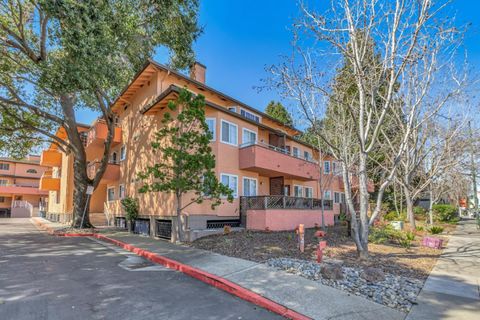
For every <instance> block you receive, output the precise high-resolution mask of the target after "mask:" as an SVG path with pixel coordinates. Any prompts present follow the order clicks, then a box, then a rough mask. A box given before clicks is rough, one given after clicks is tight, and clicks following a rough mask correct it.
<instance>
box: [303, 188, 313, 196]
mask: <svg viewBox="0 0 480 320" xmlns="http://www.w3.org/2000/svg"><path fill="white" fill-rule="evenodd" d="M303 189H304V192H305V198H313V188H312V187H303ZM307 190H310V196H309V195H308V194H307Z"/></svg>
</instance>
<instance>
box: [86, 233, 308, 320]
mask: <svg viewBox="0 0 480 320" xmlns="http://www.w3.org/2000/svg"><path fill="white" fill-rule="evenodd" d="M93 236H94V237H95V238H97V239H100V240H104V241H108V242H111V243H113V244H115V245H117V246H119V247H121V248H123V249H125V250H128V251H131V252H133V253H135V254H137V255H139V256H142V257H144V258H146V259H148V260H150V261H152V262H155V263H158V264H161V265H163V266H165V267H167V268H169V269H174V270H177V271H180V272H183V273H185V274H187V275H189V276H191V277H193V278H195V279H198V280H200V281H202V282H205V283H207V284H209V285H211V286H214V287H215V288H218V289H221V290H223V291H226V292H228V293H230V294H232V295H235V296H237V297H239V298H241V299H243V300H245V301H248V302H251V303H253V304H255V305H257V306H259V307H262V308H264V309H267V310H269V311H271V312H274V313H277V314H279V315H281V316H284V317H286V318H287V319H291V320H311V318H309V317H307V316H305V315H303V314H300V313H298V312H296V311H294V310H291V309H289V308H287V307H285V306H283V305H281V304H278V303H276V302H274V301H272V300H270V299H268V298H265V297H263V296H261V295H259V294H257V293H255V292H253V291H250V290H248V289H245V288H244V287H242V286H239V285H238V284H236V283H233V282H231V281H229V280H227V279H224V278H222V277H219V276H216V275H213V274H211V273H208V272H205V271H203V270H200V269H197V268H194V267H192V266H189V265H186V264H183V263H181V262H178V261H175V260H172V259H169V258H166V257H163V256H161V255H158V254H155V253H153V252H151V251H147V250H143V249H140V248H137V247H135V246H132V245H130V244H128V243H125V242H122V241H119V240H115V239H112V238H109V237H107V236H104V235H101V234H94V235H93Z"/></svg>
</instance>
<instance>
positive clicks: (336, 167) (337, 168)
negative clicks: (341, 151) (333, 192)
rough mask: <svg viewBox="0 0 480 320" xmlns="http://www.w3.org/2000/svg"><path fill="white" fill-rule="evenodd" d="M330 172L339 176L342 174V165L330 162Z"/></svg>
mask: <svg viewBox="0 0 480 320" xmlns="http://www.w3.org/2000/svg"><path fill="white" fill-rule="evenodd" d="M332 172H333V174H334V175H336V176H339V175H341V174H342V164H341V163H340V162H337V161H332Z"/></svg>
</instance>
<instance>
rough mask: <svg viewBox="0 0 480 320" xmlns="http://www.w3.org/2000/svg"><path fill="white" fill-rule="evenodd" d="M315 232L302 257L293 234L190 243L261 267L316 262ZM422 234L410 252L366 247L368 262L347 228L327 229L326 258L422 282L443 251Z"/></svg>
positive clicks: (248, 234)
mask: <svg viewBox="0 0 480 320" xmlns="http://www.w3.org/2000/svg"><path fill="white" fill-rule="evenodd" d="M442 226H444V227H445V232H444V233H448V232H449V231H451V230H453V229H454V228H455V226H453V225H442ZM315 231H316V230H315V229H306V232H305V252H303V253H302V252H300V251H299V250H298V249H297V241H296V234H295V231H279V232H265V231H249V230H245V231H238V232H231V233H230V234H226V235H212V236H208V237H204V238H201V239H198V240H196V241H194V242H192V243H191V245H192V246H193V247H196V248H199V249H204V250H210V251H213V252H217V253H220V254H223V255H227V256H232V257H238V258H243V259H247V260H252V261H256V262H262V263H263V262H265V261H267V260H268V259H271V258H282V257H287V258H296V259H303V260H315V258H316V257H315V250H316V246H317V244H318V239H316V238H315V237H314V233H315ZM425 234H426V232H425V231H423V232H417V237H416V239H415V240H414V241H413V245H412V247H411V248H410V249H405V248H403V247H401V246H399V245H397V244H393V243H392V244H390V243H389V244H372V243H371V244H369V251H370V256H371V258H370V259H369V260H368V261H359V260H358V259H357V253H356V248H355V244H354V242H353V241H352V239H351V238H349V237H348V236H347V228H346V227H344V226H336V227H330V228H328V229H327V236H326V240H327V244H328V247H327V249H326V251H325V255H326V256H327V257H330V258H333V259H338V260H342V261H343V262H344V264H345V265H346V266H359V265H362V266H375V267H379V268H382V269H383V271H384V272H388V273H391V274H394V275H401V276H406V277H412V278H416V279H420V280H423V279H425V278H426V277H427V276H428V274H429V273H430V271H431V270H432V268H433V266H434V265H435V262H436V260H437V258H438V256H439V255H440V254H441V253H442V250H438V249H430V248H425V247H422V246H421V240H422V237H423V235H425ZM436 236H437V235H436ZM440 237H443V236H440ZM445 240H446V239H445ZM445 243H446V242H444V244H445Z"/></svg>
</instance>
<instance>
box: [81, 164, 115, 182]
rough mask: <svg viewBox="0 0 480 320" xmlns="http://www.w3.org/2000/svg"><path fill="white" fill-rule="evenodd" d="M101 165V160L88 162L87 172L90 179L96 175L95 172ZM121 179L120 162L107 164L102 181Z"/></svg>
mask: <svg viewBox="0 0 480 320" xmlns="http://www.w3.org/2000/svg"><path fill="white" fill-rule="evenodd" d="M99 167H100V161H98V160H95V161H92V162H90V163H89V164H88V167H87V174H88V177H89V178H90V179H93V178H94V177H95V174H96V173H97V171H98V168H99ZM119 179H120V165H119V164H118V162H109V163H108V164H107V168H106V169H105V172H104V173H103V177H102V179H101V180H100V183H112V182H116V181H118V180H119Z"/></svg>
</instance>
